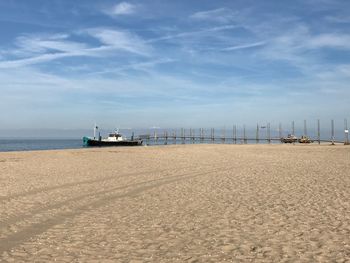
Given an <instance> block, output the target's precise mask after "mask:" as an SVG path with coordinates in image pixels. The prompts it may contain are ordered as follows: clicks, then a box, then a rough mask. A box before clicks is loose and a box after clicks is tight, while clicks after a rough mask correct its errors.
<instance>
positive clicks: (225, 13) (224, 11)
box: [190, 7, 236, 23]
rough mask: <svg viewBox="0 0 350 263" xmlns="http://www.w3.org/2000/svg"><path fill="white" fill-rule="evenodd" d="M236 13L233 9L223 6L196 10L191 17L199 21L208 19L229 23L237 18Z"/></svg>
mask: <svg viewBox="0 0 350 263" xmlns="http://www.w3.org/2000/svg"><path fill="white" fill-rule="evenodd" d="M235 15H236V13H235V12H233V11H232V10H231V9H229V8H224V7H222V8H217V9H213V10H208V11H200V12H196V13H194V14H192V15H191V16H190V18H191V19H194V20H199V21H202V20H207V21H215V22H219V23H229V22H233V21H234V20H235V19H234V18H235Z"/></svg>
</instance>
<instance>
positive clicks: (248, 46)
mask: <svg viewBox="0 0 350 263" xmlns="http://www.w3.org/2000/svg"><path fill="white" fill-rule="evenodd" d="M265 44H266V42H263V41H261V42H256V43H251V44H244V45H237V46H232V47H227V48H223V49H221V50H222V51H233V50H239V49H247V48H253V47H260V46H263V45H265Z"/></svg>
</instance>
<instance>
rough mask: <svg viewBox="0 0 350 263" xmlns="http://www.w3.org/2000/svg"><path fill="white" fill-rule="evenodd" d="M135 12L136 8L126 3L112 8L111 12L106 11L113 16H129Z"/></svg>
mask: <svg viewBox="0 0 350 263" xmlns="http://www.w3.org/2000/svg"><path fill="white" fill-rule="evenodd" d="M135 12H136V6H135V5H133V4H130V3H127V2H121V3H119V4H116V5H114V6H113V7H112V9H111V10H108V11H107V13H108V14H109V15H113V16H119V15H130V14H134V13H135Z"/></svg>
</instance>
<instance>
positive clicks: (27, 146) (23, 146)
mask: <svg viewBox="0 0 350 263" xmlns="http://www.w3.org/2000/svg"><path fill="white" fill-rule="evenodd" d="M160 134H161V133H160ZM128 135H129V136H128ZM337 135H338V136H336V139H338V140H344V139H343V138H344V137H343V136H341V134H340V133H339V134H337ZM126 137H127V138H130V134H126ZM275 137H277V136H275ZM312 137H313V138H314V139H315V138H316V137H315V136H312ZM342 137H343V138H342ZM250 138H254V135H251V136H250ZM321 139H322V138H321ZM323 139H327V140H329V137H328V136H327V137H325V138H323ZM193 143H194V144H198V143H202V144H203V143H208V144H211V143H213V142H212V141H199V140H197V141H195V142H194V141H192V140H186V141H185V142H184V141H182V140H181V139H180V138H177V140H176V141H174V140H173V139H171V138H169V139H168V140H167V141H165V140H162V139H161V138H159V139H157V140H154V139H153V138H151V139H150V140H147V139H144V140H143V145H147V146H153V145H172V144H193ZM215 143H216V144H223V143H224V144H234V143H236V144H243V143H244V142H243V141H240V140H237V141H236V142H234V141H233V140H232V139H231V140H230V139H226V140H225V141H224V140H221V139H218V140H216V141H215ZM247 143H248V144H255V143H256V141H255V140H254V139H253V140H248V141H247ZM266 143H268V142H267V141H266V139H265V140H264V137H261V140H260V142H259V144H266ZM271 143H273V144H279V143H280V141H279V140H275V141H271ZM84 147H85V146H84V145H83V140H82V137H80V138H69V139H68V138H4V137H0V152H11V151H36V150H59V149H80V148H84Z"/></svg>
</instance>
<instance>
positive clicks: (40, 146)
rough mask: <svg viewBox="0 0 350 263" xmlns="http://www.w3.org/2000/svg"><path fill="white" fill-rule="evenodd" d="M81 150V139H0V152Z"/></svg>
mask: <svg viewBox="0 0 350 263" xmlns="http://www.w3.org/2000/svg"><path fill="white" fill-rule="evenodd" d="M78 148H83V140H82V139H0V152H11V151H35V150H55V149H78Z"/></svg>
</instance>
